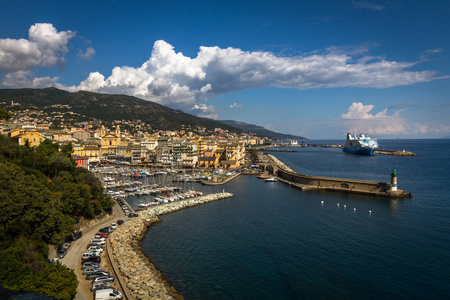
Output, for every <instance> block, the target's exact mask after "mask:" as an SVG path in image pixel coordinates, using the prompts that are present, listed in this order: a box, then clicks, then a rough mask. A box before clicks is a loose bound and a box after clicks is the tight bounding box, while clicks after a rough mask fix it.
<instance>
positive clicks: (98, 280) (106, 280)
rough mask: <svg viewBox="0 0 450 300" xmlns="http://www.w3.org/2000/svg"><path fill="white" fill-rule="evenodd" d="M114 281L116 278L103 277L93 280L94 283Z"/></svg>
mask: <svg viewBox="0 0 450 300" xmlns="http://www.w3.org/2000/svg"><path fill="white" fill-rule="evenodd" d="M113 281H114V276H102V277H97V278H95V279H94V280H92V282H113Z"/></svg>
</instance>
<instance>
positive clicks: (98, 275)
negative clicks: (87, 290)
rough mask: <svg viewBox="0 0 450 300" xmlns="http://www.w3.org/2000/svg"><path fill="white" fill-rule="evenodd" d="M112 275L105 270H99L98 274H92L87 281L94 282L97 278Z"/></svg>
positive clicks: (87, 277)
mask: <svg viewBox="0 0 450 300" xmlns="http://www.w3.org/2000/svg"><path fill="white" fill-rule="evenodd" d="M109 275H110V273H109V272H108V271H103V270H97V272H94V273H91V274H89V275H87V276H86V279H87V280H93V279H94V278H97V277H102V276H109Z"/></svg>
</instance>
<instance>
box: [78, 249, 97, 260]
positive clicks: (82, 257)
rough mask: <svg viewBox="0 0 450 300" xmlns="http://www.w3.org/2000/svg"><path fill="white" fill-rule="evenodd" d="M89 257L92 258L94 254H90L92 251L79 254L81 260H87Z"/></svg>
mask: <svg viewBox="0 0 450 300" xmlns="http://www.w3.org/2000/svg"><path fill="white" fill-rule="evenodd" d="M91 256H94V252H92V251H85V252H83V254H81V260H83V259H87V258H89V257H91Z"/></svg>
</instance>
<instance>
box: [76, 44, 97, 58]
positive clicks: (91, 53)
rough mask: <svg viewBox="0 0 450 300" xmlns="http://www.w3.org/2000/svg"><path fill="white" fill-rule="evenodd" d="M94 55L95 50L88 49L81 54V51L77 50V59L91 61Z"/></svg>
mask: <svg viewBox="0 0 450 300" xmlns="http://www.w3.org/2000/svg"><path fill="white" fill-rule="evenodd" d="M94 54H95V49H94V48H92V47H88V48H87V49H86V52H84V53H83V50H81V49H80V50H78V57H79V58H80V59H82V60H91V59H92V57H93V56H94Z"/></svg>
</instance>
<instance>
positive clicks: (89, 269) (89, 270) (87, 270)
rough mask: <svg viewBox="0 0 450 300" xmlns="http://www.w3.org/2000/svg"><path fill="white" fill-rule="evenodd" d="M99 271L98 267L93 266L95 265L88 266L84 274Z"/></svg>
mask: <svg viewBox="0 0 450 300" xmlns="http://www.w3.org/2000/svg"><path fill="white" fill-rule="evenodd" d="M97 271H98V268H93V267H90V268H86V269H84V270H83V275H89V274H93V273H95V272H97Z"/></svg>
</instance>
